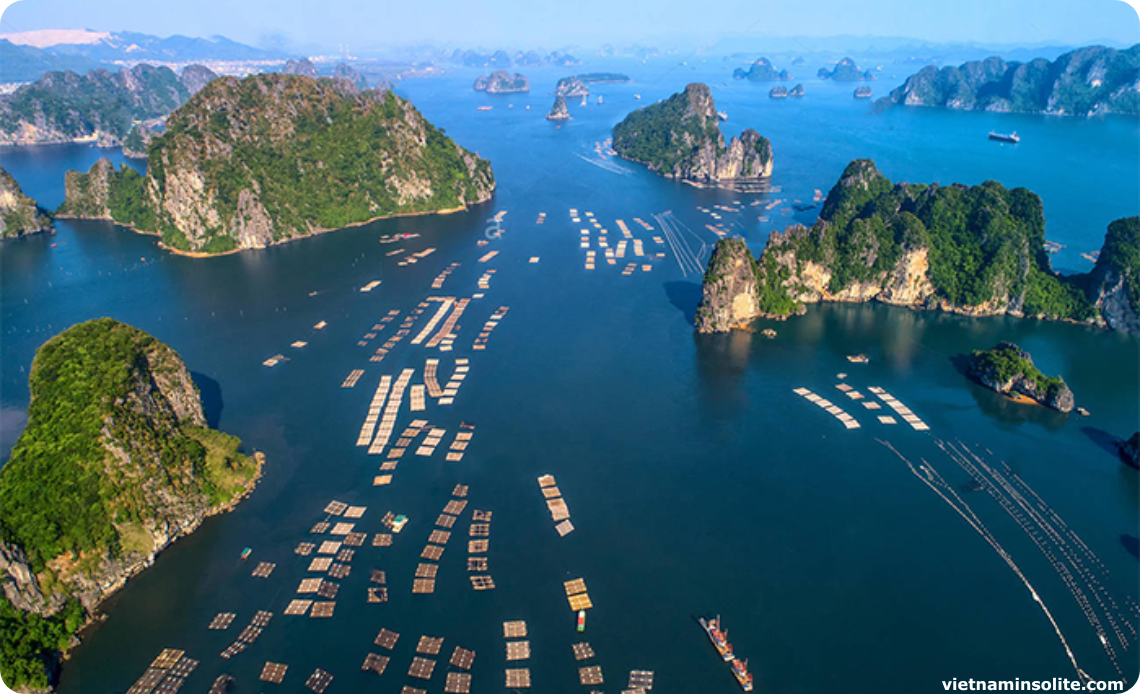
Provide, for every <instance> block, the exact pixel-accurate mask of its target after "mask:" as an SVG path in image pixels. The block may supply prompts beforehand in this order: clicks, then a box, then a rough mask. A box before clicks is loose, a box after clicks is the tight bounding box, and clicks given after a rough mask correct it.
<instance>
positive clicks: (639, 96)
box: [633, 94, 641, 99]
mask: <svg viewBox="0 0 1140 694" xmlns="http://www.w3.org/2000/svg"><path fill="white" fill-rule="evenodd" d="M633 98H635V99H640V98H641V95H640V94H634V95H633Z"/></svg>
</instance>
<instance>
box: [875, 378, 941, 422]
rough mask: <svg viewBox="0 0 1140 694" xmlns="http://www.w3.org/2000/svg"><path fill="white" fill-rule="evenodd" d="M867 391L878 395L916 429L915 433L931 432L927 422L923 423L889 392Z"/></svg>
mask: <svg viewBox="0 0 1140 694" xmlns="http://www.w3.org/2000/svg"><path fill="white" fill-rule="evenodd" d="M867 390H869V391H871V392H872V393H874V394H875V395H877V396H878V398H879V399H880V400H882V401H883V402H884V403H886V405H887V407H889V408H891V409H892V410H894V411H895V413H896V414H898V415H899V416H900V417H902V418H903V421H905V422H906V423H907V424H909V425H910V426H911V428H912V429H914V430H915V431H929V430H930V427H929V426H927V424H926V423H925V422H923V421H922V420H921V419H919V418H918V415H916V414H915V413H914V412H912V411H911V409H910V408H909V407H907V406H906V405H904V404H902V402H900V401H899V400H898V399H897V398H895V397H894V396H893V395H891V394H890V393H888V392H887V391H885V390H883V389H882V388H876V387H870V388H868V389H867Z"/></svg>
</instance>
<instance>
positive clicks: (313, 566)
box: [308, 557, 333, 571]
mask: <svg viewBox="0 0 1140 694" xmlns="http://www.w3.org/2000/svg"><path fill="white" fill-rule="evenodd" d="M332 560H333V558H332V557H313V560H312V561H310V562H309V569H308V570H309V571H328V570H329V567H330V566H332Z"/></svg>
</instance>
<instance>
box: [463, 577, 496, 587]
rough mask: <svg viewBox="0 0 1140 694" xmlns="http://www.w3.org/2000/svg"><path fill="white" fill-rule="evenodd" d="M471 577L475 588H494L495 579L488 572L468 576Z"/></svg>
mask: <svg viewBox="0 0 1140 694" xmlns="http://www.w3.org/2000/svg"><path fill="white" fill-rule="evenodd" d="M468 578H470V579H471V587H472V588H474V589H475V590H494V589H495V579H493V578H491V577H490V576H489V575H487V574H478V575H475V576H468Z"/></svg>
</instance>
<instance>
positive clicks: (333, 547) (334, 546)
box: [317, 540, 342, 554]
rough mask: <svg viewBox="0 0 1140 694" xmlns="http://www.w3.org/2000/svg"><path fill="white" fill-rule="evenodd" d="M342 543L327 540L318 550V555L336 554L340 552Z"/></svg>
mask: <svg viewBox="0 0 1140 694" xmlns="http://www.w3.org/2000/svg"><path fill="white" fill-rule="evenodd" d="M341 544H342V543H341V542H339V541H337V540H325V541H324V542H322V543H321V546H320V547H318V548H317V554H336V553H337V552H339V551H340V546H341Z"/></svg>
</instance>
